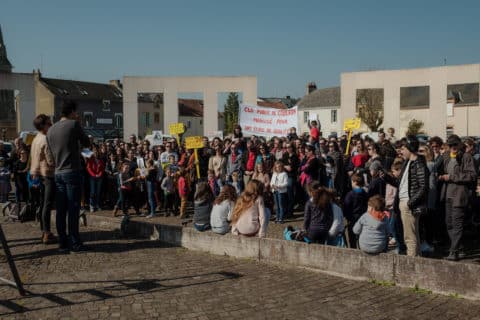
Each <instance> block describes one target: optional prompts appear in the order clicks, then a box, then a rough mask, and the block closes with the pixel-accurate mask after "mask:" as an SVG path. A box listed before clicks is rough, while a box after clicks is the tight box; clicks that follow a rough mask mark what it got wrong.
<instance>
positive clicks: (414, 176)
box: [385, 155, 429, 216]
mask: <svg viewBox="0 0 480 320" xmlns="http://www.w3.org/2000/svg"><path fill="white" fill-rule="evenodd" d="M407 163H408V161H405V162H404V164H403V168H402V173H401V174H400V177H399V178H394V177H392V176H389V175H387V176H385V180H386V182H387V183H389V184H391V185H392V186H394V187H397V188H399V187H400V180H401V179H402V177H403V174H404V173H405V170H406V168H407ZM428 178H429V171H428V168H427V163H426V161H425V157H423V156H420V155H419V156H418V157H417V159H416V160H411V161H410V167H409V171H408V198H409V199H408V207H409V208H410V210H412V213H413V215H415V216H417V215H420V214H422V213H424V212H425V211H426V209H427V200H428V183H429V181H428ZM398 196H399V193H398V192H397V195H396V196H395V208H398V204H399V202H400V199H399V197H398Z"/></svg>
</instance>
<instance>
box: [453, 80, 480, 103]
mask: <svg viewBox="0 0 480 320" xmlns="http://www.w3.org/2000/svg"><path fill="white" fill-rule="evenodd" d="M478 94H479V89H478V83H463V84H449V85H448V86H447V100H454V101H455V102H454V106H455V107H461V106H478V104H479V101H478V99H479V97H478Z"/></svg>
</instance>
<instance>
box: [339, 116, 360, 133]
mask: <svg viewBox="0 0 480 320" xmlns="http://www.w3.org/2000/svg"><path fill="white" fill-rule="evenodd" d="M361 125H362V120H361V119H360V118H352V119H346V120H345V121H343V131H350V130H355V129H360V126H361Z"/></svg>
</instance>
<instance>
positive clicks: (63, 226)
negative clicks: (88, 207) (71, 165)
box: [55, 171, 82, 248]
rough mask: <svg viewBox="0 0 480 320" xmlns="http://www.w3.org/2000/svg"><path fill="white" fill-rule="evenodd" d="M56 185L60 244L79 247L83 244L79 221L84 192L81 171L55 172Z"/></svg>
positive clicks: (57, 223) (61, 245) (63, 246)
mask: <svg viewBox="0 0 480 320" xmlns="http://www.w3.org/2000/svg"><path fill="white" fill-rule="evenodd" d="M55 185H56V207H57V218H56V226H57V232H58V241H59V245H60V247H61V248H67V247H68V246H71V247H73V248H74V247H78V246H80V245H81V244H82V241H81V240H80V232H79V223H78V219H79V214H80V197H81V194H82V177H81V174H80V172H79V171H73V172H68V173H59V174H55ZM67 216H68V236H67Z"/></svg>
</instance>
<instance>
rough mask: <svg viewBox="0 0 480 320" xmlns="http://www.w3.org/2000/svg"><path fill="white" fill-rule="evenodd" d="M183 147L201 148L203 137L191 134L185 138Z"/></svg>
mask: <svg viewBox="0 0 480 320" xmlns="http://www.w3.org/2000/svg"><path fill="white" fill-rule="evenodd" d="M185 147H186V148H187V149H200V148H203V137H201V136H193V137H186V138H185Z"/></svg>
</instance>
